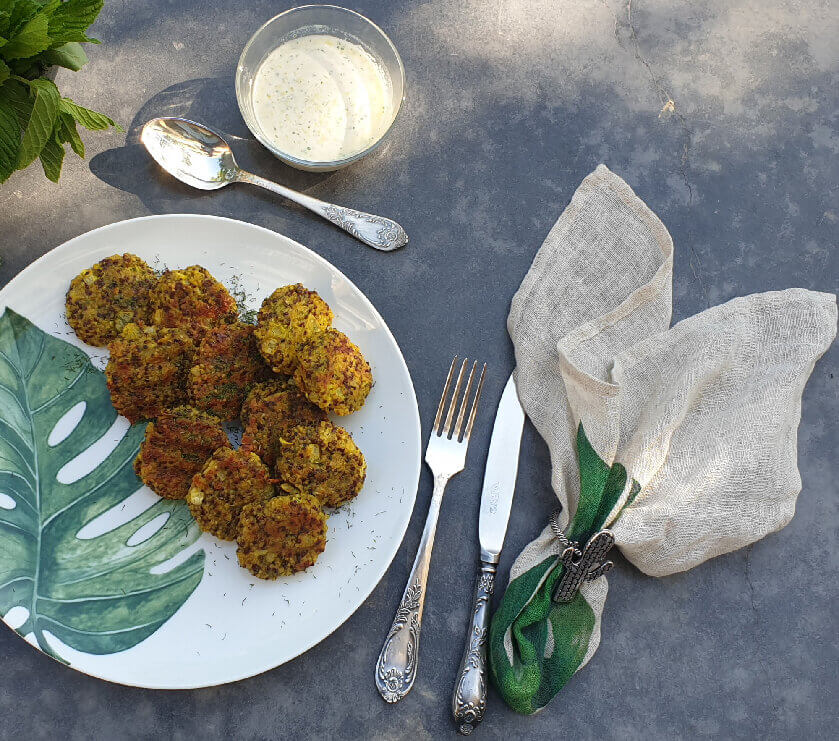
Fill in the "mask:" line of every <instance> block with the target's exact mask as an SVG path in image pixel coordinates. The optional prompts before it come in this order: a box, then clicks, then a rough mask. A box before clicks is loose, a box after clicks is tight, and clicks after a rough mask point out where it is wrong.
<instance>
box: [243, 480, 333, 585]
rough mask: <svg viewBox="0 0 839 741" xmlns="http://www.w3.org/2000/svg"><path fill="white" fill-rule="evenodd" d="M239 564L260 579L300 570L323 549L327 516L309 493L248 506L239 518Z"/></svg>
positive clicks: (312, 561) (313, 560)
mask: <svg viewBox="0 0 839 741" xmlns="http://www.w3.org/2000/svg"><path fill="white" fill-rule="evenodd" d="M237 540H238V542H239V548H238V550H237V551H236V555H237V556H238V557H239V565H240V566H242V567H244V568H246V569H247V570H248V571H250V572H251V573H252V574H253V575H254V576H257V577H259V578H260V579H276V578H278V577H280V576H289V575H291V574H294V573H297V572H298V571H303V570H305V569H307V568H309V566H312V565H313V564H314V563H315V561H317V560H318V556H319V555H320V554H321V553H323V549H324V548H325V547H326V515H325V514H324V512H323V510H322V509H321V506H320V502H319V501H318V500H317V499H316V498H315V497H313V496H311V495H309V494H294V495H292V496H281V497H274V498H273V499H269V500H268V501H267V502H266V503H265V504H248V505H246V506H245V507H244V508H243V509H242V515H241V517H240V518H239V534H238V538H237Z"/></svg>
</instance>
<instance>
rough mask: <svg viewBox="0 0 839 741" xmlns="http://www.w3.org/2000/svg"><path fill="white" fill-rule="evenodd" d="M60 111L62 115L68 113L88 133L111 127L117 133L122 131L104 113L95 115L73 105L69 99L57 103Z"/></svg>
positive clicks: (90, 111) (86, 109) (94, 112)
mask: <svg viewBox="0 0 839 741" xmlns="http://www.w3.org/2000/svg"><path fill="white" fill-rule="evenodd" d="M59 107H60V109H61V110H62V111H63V112H64V113H69V114H70V115H71V116H72V117H73V118H75V119H76V121H78V122H79V123H80V124H81V125H82V126H84V127H85V128H86V129H89V130H90V131H104V130H105V129H109V128H110V127H111V126H113V127H114V128H115V129H116V130H117V131H122V130H123V128H122V126H120V125H118V124H117V123H115V122H114V120H113V119H112V118H108V116H106V115H105V114H104V113H97V112H96V111H92V110H90V108H85V107H84V106H80V105H78V104H77V103H74V102H73V101H72V100H70V98H62V99H61V102H60V103H59Z"/></svg>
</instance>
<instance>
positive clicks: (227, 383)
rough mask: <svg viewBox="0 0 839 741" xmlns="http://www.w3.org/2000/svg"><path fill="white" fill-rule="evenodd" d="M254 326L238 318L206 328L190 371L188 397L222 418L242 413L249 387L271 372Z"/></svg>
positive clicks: (191, 401)
mask: <svg viewBox="0 0 839 741" xmlns="http://www.w3.org/2000/svg"><path fill="white" fill-rule="evenodd" d="M269 372H270V371H269V369H268V367H267V366H266V365H265V362H264V361H263V360H262V356H261V355H260V354H259V352H258V351H257V349H256V340H255V339H254V336H253V327H251V326H250V325H247V324H242V323H240V322H237V323H235V324H224V325H222V326H220V327H213V328H212V329H210V330H208V331H207V334H205V335H204V338H203V339H202V340H201V344H200V345H199V346H198V351H197V352H196V354H195V365H193V366H192V369H191V370H190V372H189V380H188V386H189V400H190V403H191V404H192V405H193V406H194V407H197V408H198V409H203V410H204V411H205V412H210V413H212V414H215V415H216V416H217V417H219V418H221V419H223V420H229V419H235V418H236V417H238V416H239V412H240V410H241V409H242V403H243V402H244V400H245V395H246V394H247V392H248V390H249V389H250V387H251V386H252V385H253V384H254V382H256V381H257V380H258V379H260V378H263V377H265V375H266V374H267V373H269Z"/></svg>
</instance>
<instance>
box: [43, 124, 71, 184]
mask: <svg viewBox="0 0 839 741" xmlns="http://www.w3.org/2000/svg"><path fill="white" fill-rule="evenodd" d="M58 126H59V124H58V123H56V127H58ZM64 154H65V152H64V145H63V144H62V143H61V142H60V141H59V140H58V132H57V131H53V135H52V136H51V137H50V138H49V139H47V143H46V144H44V148H43V149H42V150H41V154H39V155H38V157H39V159H40V160H41V167H43V168H44V175H46V176H47V178H48V179H49V180H52V181H53V182H54V183H57V182H58V178H59V177H61V165H62V164H63V162H64Z"/></svg>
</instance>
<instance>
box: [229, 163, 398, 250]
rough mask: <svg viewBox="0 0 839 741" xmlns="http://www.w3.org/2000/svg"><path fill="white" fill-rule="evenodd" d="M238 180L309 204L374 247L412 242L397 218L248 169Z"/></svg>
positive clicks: (394, 248)
mask: <svg viewBox="0 0 839 741" xmlns="http://www.w3.org/2000/svg"><path fill="white" fill-rule="evenodd" d="M236 180H237V181H238V182H240V183H250V184H251V185H258V186H260V187H261V188H265V189H266V190H270V191H271V192H272V193H277V194H279V195H281V196H284V197H286V198H288V199H289V200H290V201H294V202H295V203H296V204H298V205H300V206H303V208H308V209H309V211H313V212H314V213H316V214H318V215H319V216H322V217H323V218H324V219H326V220H327V221H331V222H332V223H333V224H335V226H337V227H339V228H341V229H343V230H344V231H345V232H349V233H350V234H352V235H353V236H354V237H355V238H356V239H358V240H359V241H361V242H364V244H366V245H369V246H370V247H375V248H376V249H377V250H382V251H383V252H390V251H391V250H396V249H399V248H400V247H404V246H405V245H406V244H407V243H408V235H407V234H406V233H405V230H404V229H403V228H402V227H401V226H399V224H397V223H396V222H395V221H393V220H391V219H386V218H385V217H384V216H376V215H375V214H368V213H365V212H364V211H356V210H355V209H354V208H346V207H344V206H336V205H335V204H333V203H326V202H325V201H321V200H319V199H317V198H312V196H307V195H305V194H304V193H298V192H297V191H296V190H292V189H291V188H286V187H285V186H284V185H280V184H279V183H274V182H272V181H271V180H266V179H265V178H263V177H260V176H259V175H254V174H253V173H252V172H246V171H245V170H239V171H238V172H237V173H236Z"/></svg>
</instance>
